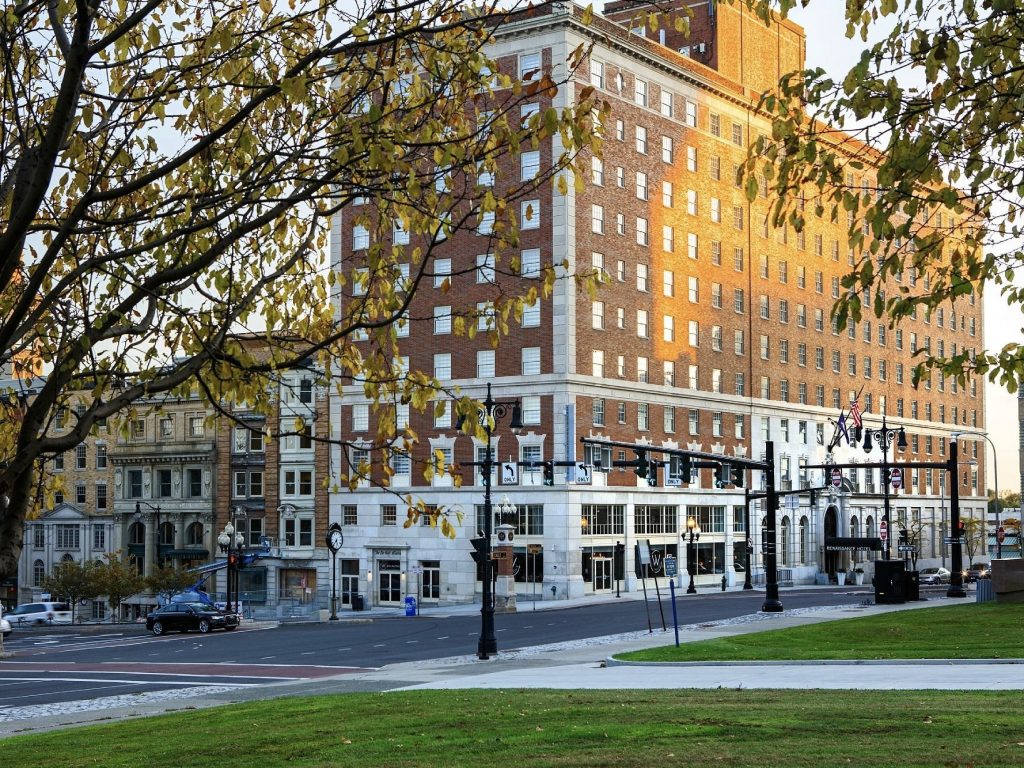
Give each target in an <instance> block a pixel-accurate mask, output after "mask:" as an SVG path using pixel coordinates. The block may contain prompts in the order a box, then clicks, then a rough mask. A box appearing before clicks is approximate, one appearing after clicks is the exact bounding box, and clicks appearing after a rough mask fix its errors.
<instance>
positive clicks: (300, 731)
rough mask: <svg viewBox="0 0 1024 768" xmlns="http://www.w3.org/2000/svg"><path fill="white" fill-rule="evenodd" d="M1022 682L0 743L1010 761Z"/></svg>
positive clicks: (531, 760) (591, 759) (107, 748)
mask: <svg viewBox="0 0 1024 768" xmlns="http://www.w3.org/2000/svg"><path fill="white" fill-rule="evenodd" d="M1019 704H1020V692H1019V691H1007V692H969V693H968V692H930V691H913V692H901V691H896V692H875V691H871V692H861V691H737V690H712V691H694V690H680V691H579V692H572V691H568V692H567V691H533V690H530V691H522V690H506V691H416V692H405V693H385V694H350V695H336V696H319V697H310V698H286V699H277V700H273V701H262V702H257V703H247V704H239V705H234V706H229V707H221V708H217V709H204V710H195V711H189V712H182V713H177V714H173V715H167V716H162V717H152V718H142V719H138V720H132V721H128V722H121V723H114V724H109V725H102V726H90V727H84V728H73V729H67V730H62V731H59V732H52V733H48V734H44V735H35V736H17V737H12V738H9V739H5V740H3V741H0V758H2V763H3V765H5V766H31V768H53V767H56V766H66V767H71V766H74V767H75V768H80V767H81V766H109V767H110V768H119V767H123V768H140V766H144V767H145V768H161V767H162V766H168V767H169V768H170V767H172V766H173V768H181V767H183V766H185V767H187V768H204V767H205V766H209V767H210V768H214V767H216V768H223V767H224V766H254V767H255V768H274V767H275V766H325V767H326V766H342V767H344V766H353V768H355V767H358V768H392V767H394V768H398V767H404V766H424V767H425V768H442V767H444V768H447V767H449V766H450V767H451V768H459V767H460V766H467V767H470V766H471V767H472V768H481V767H483V766H527V765H528V766H581V767H583V766H586V768H594V767H595V766H615V767H616V768H633V767H635V768H661V766H673V767H674V766H701V768H708V766H711V765H722V766H756V767H757V768H766V767H767V768H773V767H774V766H786V767H787V768H799V767H800V766H813V768H821V767H822V766H839V765H850V766H858V767H859V768H863V767H865V766H902V767H904V768H911V767H913V766H985V768H994V767H995V766H1019V765H1021V763H1022V762H1024V736H1022V734H1021V730H1020V717H1019V714H1018V712H1019Z"/></svg>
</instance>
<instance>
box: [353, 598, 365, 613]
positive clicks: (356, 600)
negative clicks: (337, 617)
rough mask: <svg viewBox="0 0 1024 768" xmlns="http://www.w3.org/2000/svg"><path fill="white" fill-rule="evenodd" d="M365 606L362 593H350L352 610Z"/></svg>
mask: <svg viewBox="0 0 1024 768" xmlns="http://www.w3.org/2000/svg"><path fill="white" fill-rule="evenodd" d="M365 607H366V605H365V603H364V601H363V596H362V595H352V610H353V611H361V610H363V609H364V608H365Z"/></svg>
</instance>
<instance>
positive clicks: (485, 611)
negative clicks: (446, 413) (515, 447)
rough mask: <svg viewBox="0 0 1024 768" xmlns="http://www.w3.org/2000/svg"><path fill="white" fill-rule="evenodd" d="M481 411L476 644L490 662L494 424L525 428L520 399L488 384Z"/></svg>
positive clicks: (494, 647)
mask: <svg viewBox="0 0 1024 768" xmlns="http://www.w3.org/2000/svg"><path fill="white" fill-rule="evenodd" d="M482 406H483V407H482V408H480V411H479V413H478V415H477V418H478V420H479V424H480V426H481V427H483V429H484V434H485V435H486V436H487V451H486V454H485V455H484V458H483V461H477V462H472V466H478V467H480V469H481V470H482V471H483V481H484V529H483V539H484V540H483V547H482V549H481V560H482V562H481V568H482V571H483V573H482V576H483V585H482V590H481V597H480V600H481V606H480V640H479V642H478V643H477V651H476V655H477V658H478V659H489V658H490V657H491V655H492V654H494V653H497V652H498V641H497V640H496V639H495V637H494V593H493V578H492V574H493V572H494V562H493V561H492V560H491V535H492V534H493V532H494V510H493V508H492V506H491V472H492V471H493V470H494V468H495V467H496V466H497V465H498V462H496V461H495V460H494V449H493V446H492V442H491V441H492V436H493V433H494V425H495V423H497V421H498V420H500V419H504V418H505V417H506V416H508V417H510V418H509V428H510V429H511V430H512V431H513V432H518V431H519V430H520V429H522V428H523V414H522V410H521V408H520V405H519V401H518V400H495V399H494V398H492V397H491V385H490V382H488V384H487V397H485V398H484V401H483V403H482Z"/></svg>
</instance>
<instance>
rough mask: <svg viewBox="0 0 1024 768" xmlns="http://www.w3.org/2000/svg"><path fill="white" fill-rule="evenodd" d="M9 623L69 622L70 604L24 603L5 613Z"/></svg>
mask: <svg viewBox="0 0 1024 768" xmlns="http://www.w3.org/2000/svg"><path fill="white" fill-rule="evenodd" d="M6 618H7V620H8V621H9V622H11V624H17V625H23V624H70V623H71V606H70V605H68V604H67V603H25V604H24V605H19V606H18V607H17V608H15V609H14V610H13V611H11V612H10V613H8V614H7V617H6Z"/></svg>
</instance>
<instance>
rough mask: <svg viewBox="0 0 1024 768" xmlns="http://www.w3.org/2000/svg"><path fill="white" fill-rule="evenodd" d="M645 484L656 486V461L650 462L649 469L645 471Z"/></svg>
mask: <svg viewBox="0 0 1024 768" xmlns="http://www.w3.org/2000/svg"><path fill="white" fill-rule="evenodd" d="M647 484H648V485H649V486H651V487H652V488H657V487H658V462H656V461H652V462H651V463H650V470H649V471H648V473H647Z"/></svg>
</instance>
